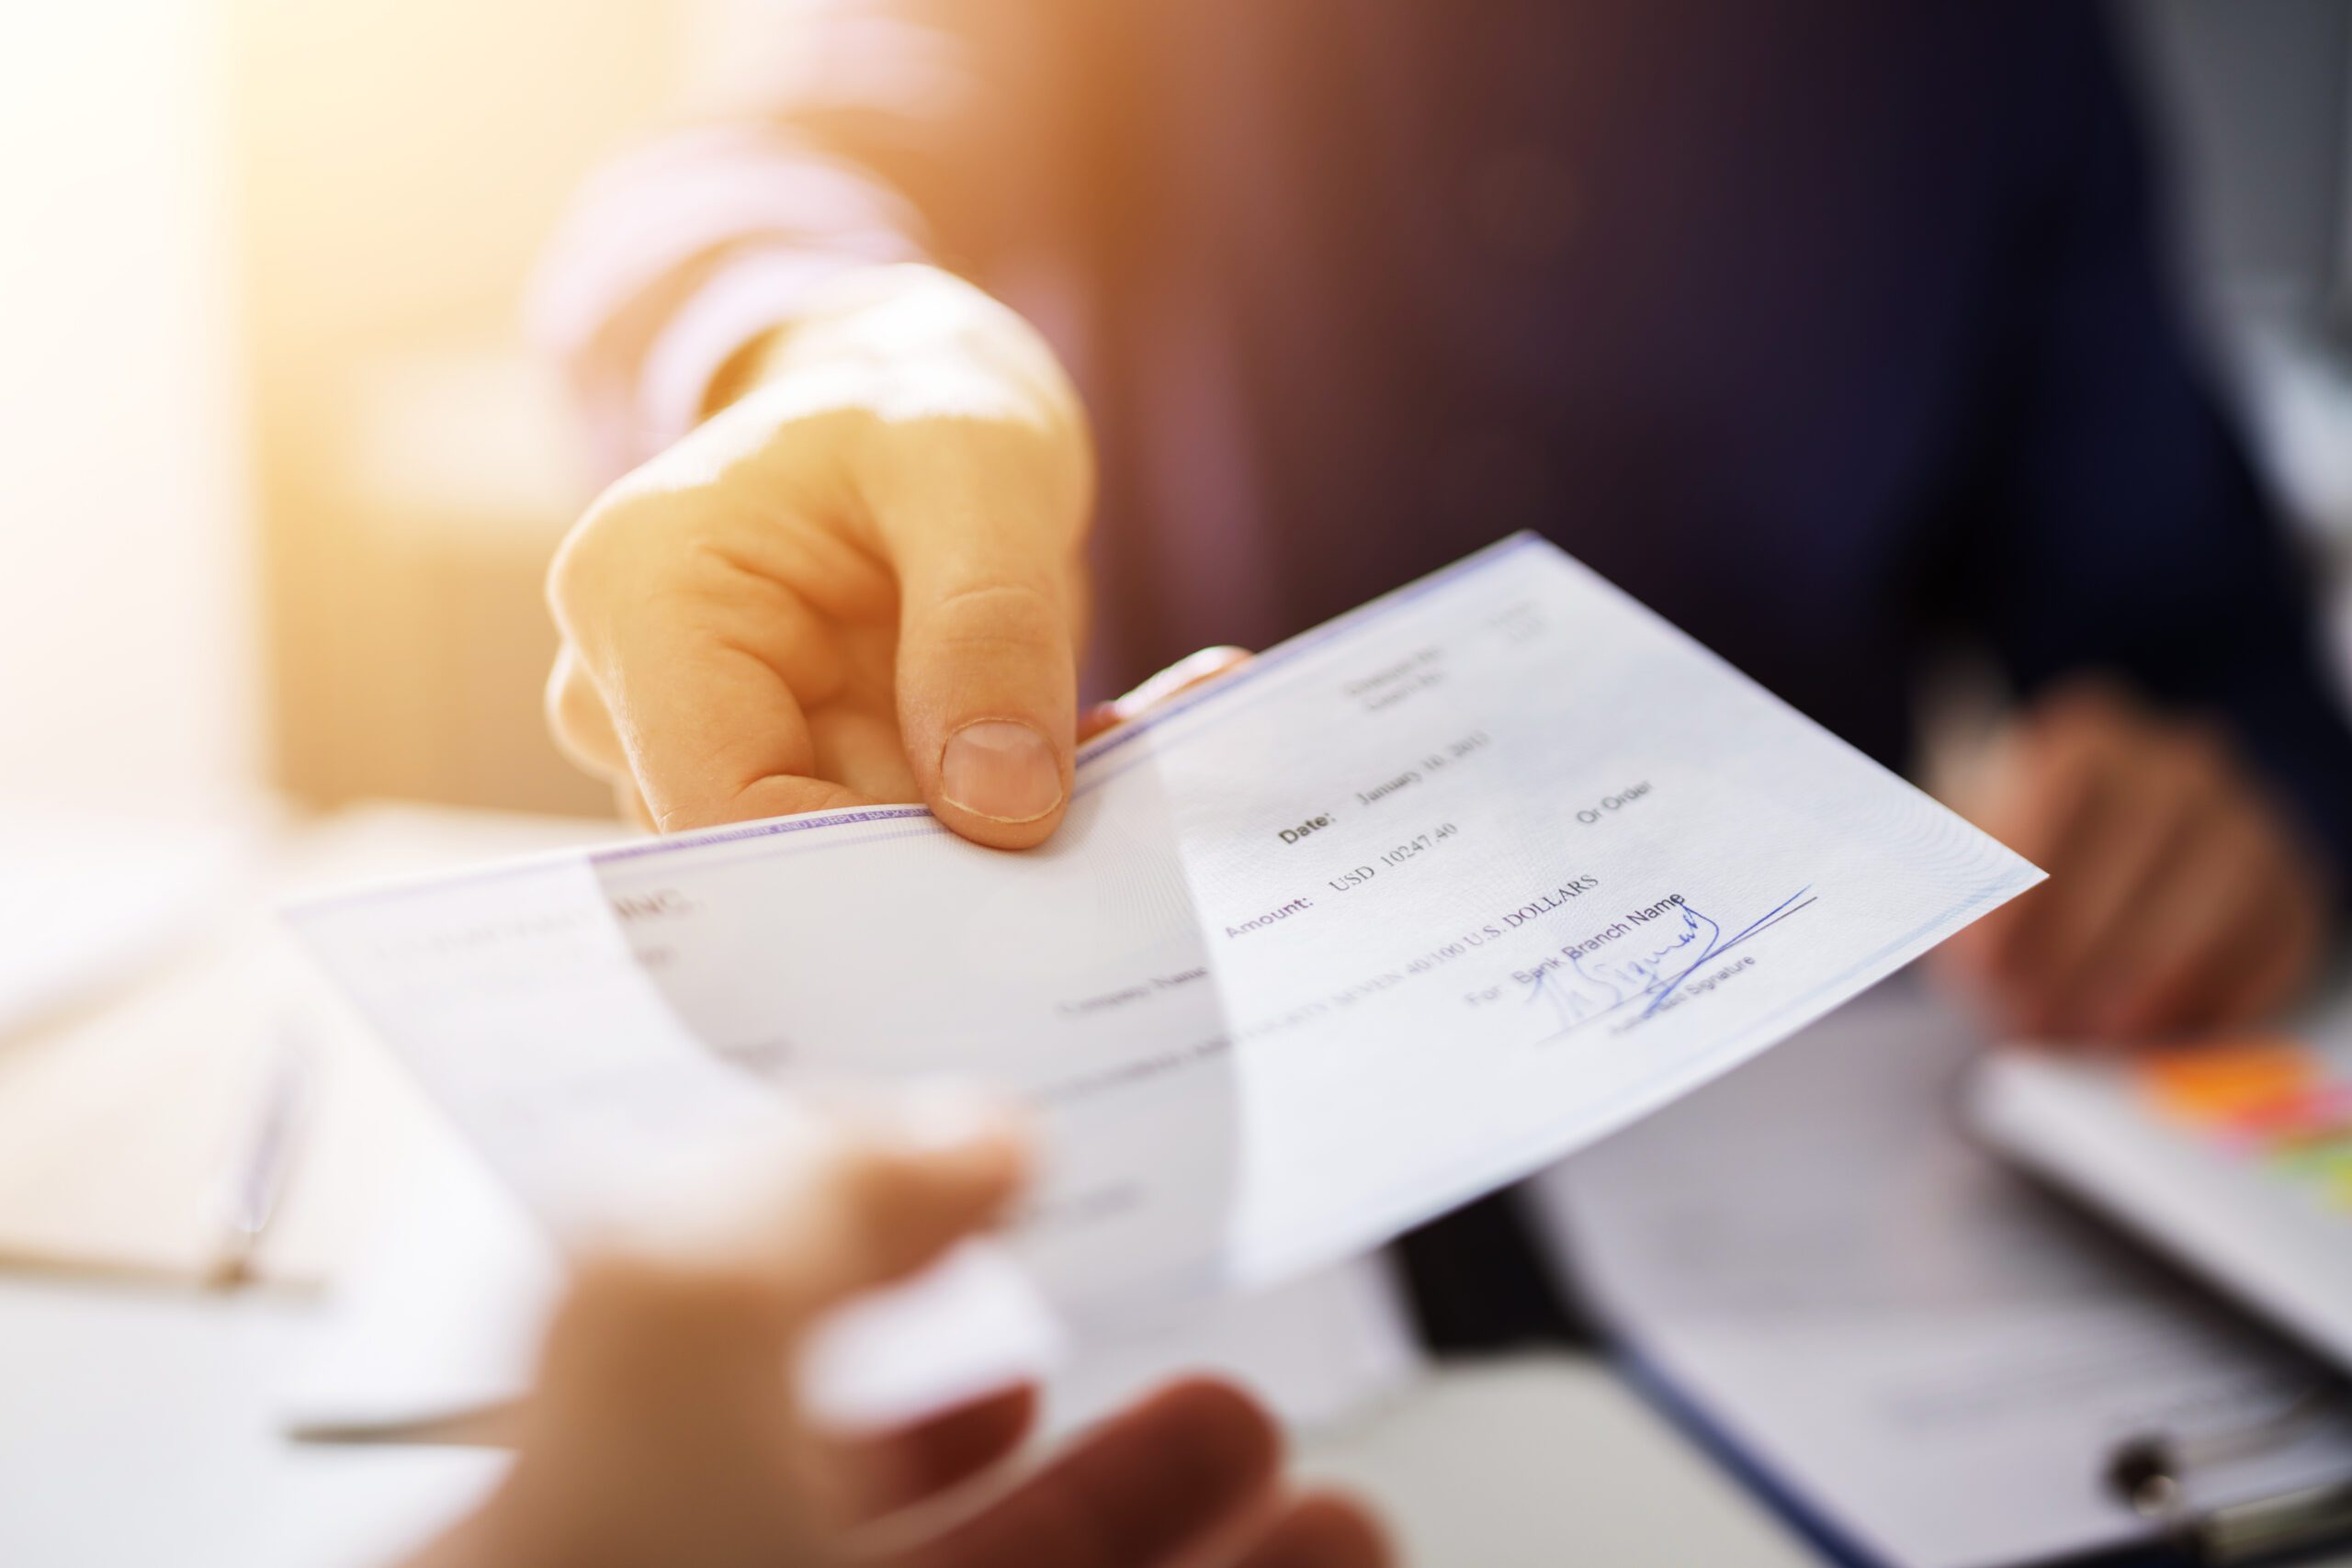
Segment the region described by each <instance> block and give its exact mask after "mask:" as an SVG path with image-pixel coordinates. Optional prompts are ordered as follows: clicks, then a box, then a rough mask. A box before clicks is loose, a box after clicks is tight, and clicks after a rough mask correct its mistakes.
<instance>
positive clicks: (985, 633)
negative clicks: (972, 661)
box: [925, 581, 1069, 650]
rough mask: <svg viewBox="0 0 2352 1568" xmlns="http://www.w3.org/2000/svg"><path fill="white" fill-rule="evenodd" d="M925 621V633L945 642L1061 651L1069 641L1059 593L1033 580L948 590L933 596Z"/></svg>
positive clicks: (1066, 614) (1066, 618)
mask: <svg viewBox="0 0 2352 1568" xmlns="http://www.w3.org/2000/svg"><path fill="white" fill-rule="evenodd" d="M925 620H926V623H927V625H926V631H927V633H928V635H929V636H930V637H931V638H932V639H933V640H935V641H937V642H939V643H941V644H944V645H946V646H949V647H956V648H967V649H968V648H975V647H990V648H1011V649H1023V650H1033V649H1056V650H1064V649H1067V647H1068V644H1069V615H1068V612H1067V610H1066V609H1065V608H1064V605H1063V601H1062V597H1061V595H1060V594H1058V593H1057V592H1054V591H1053V590H1051V589H1049V588H1046V586H1044V585H1043V584H1040V583H1036V582H1024V581H998V582H986V583H977V584H972V585H969V586H967V587H963V588H957V589H954V590H952V591H950V592H947V593H945V594H943V595H942V596H941V597H939V598H938V599H936V600H934V601H933V603H932V606H931V613H930V614H929V615H927V616H926V617H925Z"/></svg>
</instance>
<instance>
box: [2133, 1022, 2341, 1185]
mask: <svg viewBox="0 0 2352 1568" xmlns="http://www.w3.org/2000/svg"><path fill="white" fill-rule="evenodd" d="M2139 1071H2140V1077H2141V1084H2142V1087H2143V1089H2144V1090H2145V1092H2146V1093H2147V1095H2148V1098H2149V1099H2150V1100H2152V1101H2153V1102H2154V1104H2155V1105H2156V1106H2157V1107H2158V1108H2159V1109H2160V1110H2161V1111H2163V1112H2164V1113H2165V1114H2166V1115H2167V1116H2169V1117H2171V1118H2172V1119H2173V1120H2174V1121H2176V1122H2180V1123H2182V1124H2184V1125H2186V1126H2188V1127H2190V1128H2193V1129H2195V1130H2197V1131H2198V1132H2199V1133H2201V1134H2204V1135H2206V1136H2207V1137H2210V1138H2212V1139H2214V1140H2216V1141H2218V1142H2220V1143H2222V1144H2223V1145H2227V1146H2228V1147H2230V1148H2232V1149H2234V1150H2236V1151H2237V1152H2239V1153H2240V1154H2244V1155H2248V1156H2253V1157H2254V1158H2256V1159H2257V1160H2259V1161H2260V1162H2261V1164H2262V1166H2263V1168H2266V1169H2267V1170H2269V1171H2271V1172H2272V1173H2273V1174H2275V1175H2277V1176H2278V1177H2280V1178H2282V1179H2286V1180H2289V1181H2292V1182H2295V1183H2297V1184H2299V1185H2300V1184H2306V1183H2307V1184H2309V1185H2310V1186H2311V1187H2312V1188H2315V1189H2316V1190H2317V1191H2318V1193H2319V1195H2320V1198H2321V1201H2323V1202H2324V1203H2325V1204H2326V1205H2327V1206H2328V1207H2329V1208H2331V1209H2335V1210H2337V1211H2340V1212H2343V1213H2352V1077H2346V1076H2345V1075H2343V1074H2342V1073H2341V1072H2340V1071H2331V1069H2330V1066H2329V1064H2328V1062H2327V1060H2326V1058H2325V1057H2324V1056H2322V1055H2320V1054H2319V1053H2317V1052H2315V1051H2313V1050H2312V1049H2311V1048H2310V1047H2308V1046H2306V1045H2302V1044H2299V1043H2296V1042H2294V1041H2291V1040H2248V1041H2244V1042H2234V1043H2225V1044H2218V1045H2209V1046H2201V1047H2198V1048H2196V1049H2191V1050H2178V1051H2163V1052H2156V1053H2153V1054H2151V1055H2148V1056H2146V1057H2144V1058H2143V1060H2142V1061H2141V1063H2140V1064H2139Z"/></svg>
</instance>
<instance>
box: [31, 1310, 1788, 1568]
mask: <svg viewBox="0 0 2352 1568" xmlns="http://www.w3.org/2000/svg"><path fill="white" fill-rule="evenodd" d="M303 1311H304V1309H303V1308H302V1307H301V1306H300V1304H298V1303H286V1302H283V1301H279V1302H271V1301H268V1300H266V1299H263V1298H257V1297H251V1296H248V1297H244V1298H232V1299H205V1298H200V1297H192V1296H188V1295H184V1294H169V1293H162V1292H124V1291H121V1290H119V1289H106V1288H99V1287H92V1286H87V1285H79V1284H67V1283H40V1282H34V1281H29V1280H11V1281H8V1282H6V1283H5V1284H0V1391H5V1392H0V1401H5V1405H6V1412H7V1414H6V1420H5V1422H0V1562H7V1563H12V1564H19V1563H20V1564H25V1565H26V1568H50V1565H51V1564H55V1565H58V1568H66V1565H73V1568H85V1565H86V1568H151V1565H153V1564H157V1563H172V1564H175V1565H177V1568H216V1565H217V1568H363V1565H368V1564H382V1563H384V1562H388V1561H389V1560H390V1558H392V1557H393V1556H395V1555H396V1554H397V1553H398V1552H399V1551H401V1549H402V1547H403V1546H405V1545H406V1544H409V1543H412V1542H413V1541H415V1540H418V1539H420V1538H421V1537H422V1536H424V1534H426V1533H429V1532H430V1530H431V1529H433V1527H434V1526H435V1524H436V1523H437V1522H438V1521H441V1520H444V1519H447V1518H448V1517H451V1516H452V1515H454V1514H455V1513H456V1512H458V1510H460V1509H462V1508H463V1507H464V1506H466V1504H467V1503H468V1502H469V1500H470V1499H471V1498H473V1497H474V1496H476V1495H479V1494H480V1492H481V1489H482V1488H483V1487H485V1486H486V1485H488V1484H489V1483H491V1482H492V1480H493V1479H494V1478H495V1476H496V1474H497V1471H498V1461H497V1459H496V1457H495V1456H493V1455H491V1454H487V1453H483V1452H480V1451H471V1450H456V1449H446V1450H443V1449H422V1448H331V1447H322V1446H310V1445H291V1444H288V1443H286V1442H284V1441H283V1440H282V1439H281V1438H279V1437H278V1436H277V1431H276V1430H275V1427H274V1424H273V1413H272V1410H271V1399H270V1387H271V1383H272V1382H273V1379H274V1377H275V1375H276V1373H277V1367H278V1362H279V1359H280V1358H281V1357H282V1356H283V1355H284V1354H285V1353H286V1352H287V1351H288V1348H289V1346H290V1345H291V1343H292V1341H293V1339H294V1337H295V1336H296V1334H297V1333H298V1331H299V1328H300V1317H301V1315H302V1313H303ZM1302 1457H1303V1461H1304V1466H1305V1469H1306V1471H1307V1472H1310V1473H1312V1474H1314V1475H1317V1476H1318V1477H1322V1478H1326V1479H1330V1480H1337V1481H1340V1482H1342V1483H1347V1484H1350V1485H1351V1486H1352V1487H1354V1488H1355V1489H1356V1490H1358V1491H1359V1492H1361V1493H1363V1494H1364V1495H1369V1496H1373V1497H1375V1498H1377V1499H1378V1501H1379V1502H1380V1504H1381V1506H1382V1507H1383V1509H1384V1511H1385V1514H1386V1516H1387V1517H1388V1518H1389V1520H1390V1523H1391V1524H1392V1526H1393V1527H1394V1528H1395V1529H1396V1530H1397V1534H1398V1536H1399V1538H1400V1540H1401V1541H1402V1543H1403V1544H1404V1545H1405V1546H1406V1547H1407V1549H1408V1557H1407V1561H1408V1562H1415V1563H1428V1564H1441V1565H1450V1564H1478V1565H1480V1568H1514V1565H1516V1564H1522V1563H1523V1564H1527V1565H1529V1568H1534V1565H1536V1564H1544V1565H1545V1568H1552V1565H1555V1564H1557V1563H1560V1562H1566V1561H1574V1562H1578V1563H1583V1564H1593V1565H1607V1564H1623V1565H1627V1568H1635V1565H1651V1564H1656V1565H1658V1568H1665V1565H1668V1564H1683V1563H1691V1562H1706V1563H1710V1564H1720V1565H1722V1568H1748V1565H1753V1568H1798V1565H1800V1564H1803V1563H1804V1562H1808V1561H1810V1560H1809V1558H1808V1557H1807V1556H1806V1555H1805V1553H1804V1551H1803V1550H1802V1549H1801V1548H1800V1547H1799V1546H1798V1545H1797V1544H1796V1543H1795V1542H1794V1541H1793V1540H1791V1539H1790V1538H1789V1537H1787V1536H1786V1535H1785V1534H1784V1533H1783V1532H1782V1531H1781V1529H1780V1528H1779V1527H1778V1526H1777V1525H1776V1524H1775V1523H1774V1522H1773V1521H1772V1520H1771V1519H1770V1518H1769V1517H1765V1516H1764V1515H1762V1514H1761V1513H1760V1512H1759V1511H1758V1509H1757V1507H1756V1506H1755V1505H1754V1504H1752V1503H1751V1502H1750V1501H1749V1500H1748V1499H1747V1497H1746V1496H1745V1495H1743V1494H1742V1493H1740V1492H1739V1491H1738V1489H1737V1488H1736V1486H1734V1485H1733V1484H1732V1483H1730V1482H1728V1481H1727V1480H1725V1479H1724V1477H1723V1476H1722V1475H1721V1474H1720V1473H1718V1472H1716V1471H1715V1470H1714V1469H1713V1467H1712V1466H1710V1465H1709V1464H1708V1463H1707V1462H1706V1461H1704V1460H1703V1459H1702V1458H1701V1457H1700V1456H1698V1455H1697V1454H1695V1453H1693V1452H1691V1450H1688V1449H1686V1448H1685V1447H1683V1446H1682V1445H1681V1443H1680V1442H1679V1439H1678V1438H1675V1436H1674V1435H1673V1434H1672V1433H1671V1432H1670V1431H1668V1429H1667V1428H1666V1427H1663V1426H1662V1425H1661V1424H1660V1423H1659V1422H1658V1420H1657V1418H1656V1417H1655V1416H1652V1415H1651V1414H1650V1413H1649V1412H1648V1411H1647V1410H1646V1409H1645V1408H1644V1407H1642V1406H1641V1405H1640V1404H1637V1403H1636V1402H1635V1401H1634V1398H1633V1396H1631V1395H1630V1394H1629V1393H1626V1392H1624V1391H1623V1389H1622V1388H1620V1387H1619V1386H1618V1385H1617V1383H1616V1382H1615V1381H1614V1380H1613V1379H1612V1378H1611V1376H1610V1375H1609V1374H1607V1373H1606V1372H1604V1371H1600V1370H1599V1369H1597V1368H1596V1367H1594V1366H1592V1365H1590V1364H1589V1363H1587V1362H1585V1361H1582V1360H1580V1359H1572V1358H1567V1357H1555V1358H1545V1359H1523V1360H1516V1361H1508V1362H1498V1363H1494V1364H1491V1365H1488V1366H1485V1367H1481V1368H1477V1369H1471V1370H1464V1371H1458V1372H1448V1373H1444V1374H1441V1375H1439V1376H1437V1377H1435V1378H1433V1379H1431V1380H1430V1382H1428V1383H1426V1384H1424V1385H1423V1386H1422V1387H1420V1388H1419V1389H1418V1390H1417V1391H1415V1392H1414V1393H1409V1394H1408V1395H1406V1396H1405V1397H1403V1398H1402V1399H1400V1400H1399V1401H1397V1403H1396V1404H1393V1405H1391V1406H1389V1407H1388V1408H1387V1409H1385V1410H1384V1411H1383V1412H1381V1413H1380V1414H1378V1415H1376V1416H1374V1417H1372V1418H1370V1419H1369V1420H1367V1421H1366V1422H1364V1423H1363V1425H1361V1426H1360V1427H1357V1428H1355V1429H1353V1430H1351V1431H1349V1432H1347V1433H1345V1434H1343V1435H1340V1436H1336V1437H1333V1438H1326V1439H1323V1440H1322V1441H1320V1442H1318V1443H1317V1444H1315V1445H1313V1446H1312V1447H1311V1448H1310V1449H1309V1450H1308V1451H1307V1452H1306V1454H1305V1455H1304V1456H1302Z"/></svg>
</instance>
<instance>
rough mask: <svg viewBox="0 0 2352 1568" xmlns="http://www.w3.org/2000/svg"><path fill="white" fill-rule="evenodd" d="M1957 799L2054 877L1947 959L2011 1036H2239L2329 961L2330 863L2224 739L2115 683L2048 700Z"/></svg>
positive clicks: (1942, 957) (1967, 937) (1974, 929)
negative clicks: (2236, 1032) (2305, 841)
mask: <svg viewBox="0 0 2352 1568" xmlns="http://www.w3.org/2000/svg"><path fill="white" fill-rule="evenodd" d="M1955 804H1956V805H1957V806H1958V807H1960V808H1961V809H1962V812H1963V813H1964V814H1966V815H1967V816H1969V817H1970V818H1972V819H1973V820H1974V821H1975V822H1976V823H1977V824H1978V825H1979V826H1980V827H1982V828H1984V829H1985V830H1986V831H1987V832H1990V833H1992V834H1993V835H1994V836H1995V837H1996V838H1998V839H2000V840H2002V841H2003V842H2005V843H2007V845H2009V847H2010V848H2012V849H2014V850H2016V851H2017V852H2018V853H2019V854H2021V855H2024V856H2025V857H2026V858H2027V859H2028V860H2030V861H2032V862H2033V863H2035V864H2037V865H2039V866H2041V868H2042V869H2043V870H2045V871H2047V872H2048V873H2049V874H2050V880H2049V882H2048V883H2046V884H2045V885H2043V886H2041V887H2038V888H2036V889H2035V890H2034V891H2032V892H2030V893H2029V894H2027V895H2026V896H2025V897H2022V898H2019V899H2017V900H2016V901H2015V902H2013V903H2011V904H2008V905H2007V906H2006V907H2004V908H2000V909H1998V910H1996V911H1995V912H1994V913H1993V914H1991V915H1989V916H1987V917H1985V919H1982V920H1980V921H1978V922H1977V923H1976V924H1975V925H1973V926H1971V927H1970V928H1969V929H1968V930H1966V931H1962V933H1961V934H1960V935H1958V936H1956V937H1954V938H1953V939H1952V940H1951V942H1947V943H1945V944H1944V946H1943V948H1942V949H1941V950H1939V953H1938V955H1937V962H1938V963H1939V964H1940V965H1941V967H1942V968H1943V970H1944V972H1945V974H1946V975H1947V976H1950V977H1951V978H1953V979H1955V980H1957V981H1959V982H1960V983H1961V984H1962V986H1963V987H1966V988H1967V989H1968V990H1970V991H1971V992H1972V993H1973V997H1974V998H1975V999H1977V1000H1979V1001H1980V1002H1982V1003H1983V1004H1985V1007H1986V1009H1987V1010H1989V1011H1990V1012H1991V1013H1992V1014H1993V1015H1994V1017H1995V1020H1996V1022H1997V1023H1998V1025H1999V1026H2000V1027H2001V1028H2003V1029H2005V1030H2007V1031H2009V1032H2016V1033H2018V1034H2022V1035H2025V1036H2029V1037H2032V1038H2038V1039H2042V1040H2053V1041H2057V1040H2083V1041H2109V1042H2122V1041H2131V1040H2138V1039H2149V1038H2161V1037H2169V1036H2177V1035H2186V1034H2194V1033H2198V1032H2208V1031H2218V1030H2226V1029H2231V1028H2235V1027H2239V1026H2242V1025H2244V1024H2246V1023H2248V1022H2251V1021H2255V1020H2257V1019H2259V1018H2261V1017H2263V1016H2264V1015H2265V1014H2266V1013H2268V1012H2270V1011H2272V1010H2275V1009H2276V1008H2278V1006H2279V1005H2280V1004H2281V1003H2282V1002H2284V1001H2286V1000H2287V999H2289V998H2290V997H2291V996H2292V995H2293V994H2294V993H2295V992H2296V991H2297V990H2298V989H2299V988H2301V987H2302V986H2303V985H2304V984H2305V983H2306V982H2307V981H2309V980H2310V979H2311V977H2312V973H2313V971H2314V969H2315V968H2316V966H2317V964H2318V962H2319V958H2320V955H2321V953H2322V951H2323V947H2324V940H2325V935H2326V930H2327V911H2328V909H2329V908H2330V905H2331V900H2330V897H2329V890H2328V887H2327V883H2326V879H2325V877H2324V874H2323V873H2322V871H2321V870H2320V867H2321V866H2322V864H2323V863H2324V861H2323V859H2322V857H2320V856H2319V855H2318V854H2316V853H2315V852H2311V851H2309V850H2306V849H2305V848H2304V847H2303V846H2302V845H2301V842H2300V841H2299V840H2298V838H2297V836H2296V832H2295V830H2294V828H2293V826H2292V825H2291V824H2290V821H2289V820H2288V819H2287V818H2285V817H2284V816H2283V815H2282V814H2281V813H2280V812H2279V810H2278V807H2275V806H2274V805H2273V804H2272V803H2271V801H2270V800H2269V799H2268V797H2267V795H2266V794H2265V792H2264V791H2263V789H2262V788H2261V787H2260V786H2259V785H2258V784H2256V781H2255V779H2254V777H2253V775H2252V774H2251V773H2249V772H2248V771H2247V770H2246V769H2245V766H2244V765H2243V764H2242V763H2241V762H2240V761H2239V759H2238V758H2237V756H2236V755H2235V753H2234V752H2233V750H2232V748H2231V746H2230V745H2229V743H2228V742H2227V741H2226V739H2223V738H2222V737H2221V736H2220V735H2219V734H2218V733H2216V732H2214V731H2212V730H2210V729H2208V728H2203V727H2201V726H2199V725H2198V724H2196V723H2194V722H2191V721H2188V720H2184V719H2182V718H2179V717H2177V716H2166V715H2164V714H2160V713H2157V712H2155V711H2154V710H2152V709H2150V708H2147V707H2145V706H2143V705H2141V704H2140V703H2139V702H2138V701H2137V700H2135V699H2134V698H2133V697H2131V695H2130V694H2128V693H2126V692H2124V691H2123V690H2121V689H2120V688H2118V687H2115V686H2113V685H2109V684H2107V683H2105V682H2098V681H2082V682H2075V683H2074V684H2071V685H2069V686H2067V687H2064V688H2063V689H2061V690H2060V691H2058V692H2055V693H2053V694H2051V695H2050V696H2049V697H2047V698H2045V699H2044V700H2043V701H2042V702H2041V703H2040V704H2038V705H2035V706H2034V707H2033V708H2032V709H2030V711H2028V712H2027V713H2026V714H2025V715H2024V716H2021V717H2020V718H2019V719H2018V720H2017V721H2016V722H2015V723H2014V724H2013V725H2012V726H2011V728H2010V729H2009V730H2008V732H2007V734H2005V735H2004V736H2002V737H2001V738H2000V739H1998V740H1997V741H1996V743H1995V750H1994V751H1993V754H1992V756H1991V757H1990V759H1988V761H1987V764H1986V766H1985V768H1984V770H1983V772H1982V774H1981V776H1980V778H1979V780H1978V781H1977V784H1975V786H1974V788H1973V790H1972V791H1971V792H1970V793H1969V794H1968V795H1965V796H1964V797H1963V798H1962V799H1960V800H1959V801H1957V802H1955Z"/></svg>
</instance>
